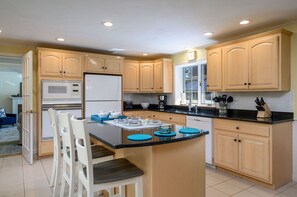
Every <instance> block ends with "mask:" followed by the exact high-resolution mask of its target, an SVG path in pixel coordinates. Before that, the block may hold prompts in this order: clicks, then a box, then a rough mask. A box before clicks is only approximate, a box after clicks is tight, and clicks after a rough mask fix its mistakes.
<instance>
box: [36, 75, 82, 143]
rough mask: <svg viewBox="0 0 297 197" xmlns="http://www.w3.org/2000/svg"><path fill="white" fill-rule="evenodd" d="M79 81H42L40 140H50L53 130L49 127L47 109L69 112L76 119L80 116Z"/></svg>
mask: <svg viewBox="0 0 297 197" xmlns="http://www.w3.org/2000/svg"><path fill="white" fill-rule="evenodd" d="M81 92H82V87H81V81H70V80H69V81H66V80H43V81H42V100H41V111H42V113H41V131H42V132H41V134H42V140H43V141H46V140H52V138H53V129H52V128H51V126H50V119H49V115H48V109H49V108H53V109H55V110H56V111H61V112H69V113H70V114H72V115H75V116H76V117H81V116H82V93H81Z"/></svg>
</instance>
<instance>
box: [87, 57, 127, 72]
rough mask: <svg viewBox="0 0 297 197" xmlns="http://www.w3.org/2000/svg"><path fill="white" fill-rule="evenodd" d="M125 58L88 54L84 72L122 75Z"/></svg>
mask: <svg viewBox="0 0 297 197" xmlns="http://www.w3.org/2000/svg"><path fill="white" fill-rule="evenodd" d="M122 66H123V58H122V57H115V56H108V55H100V54H93V53H88V54H86V55H85V62H84V72H91V73H106V74H122Z"/></svg>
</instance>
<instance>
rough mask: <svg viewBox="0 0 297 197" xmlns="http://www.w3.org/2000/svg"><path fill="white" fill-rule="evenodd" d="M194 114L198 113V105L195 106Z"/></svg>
mask: <svg viewBox="0 0 297 197" xmlns="http://www.w3.org/2000/svg"><path fill="white" fill-rule="evenodd" d="M195 113H196V114H197V113H198V105H195Z"/></svg>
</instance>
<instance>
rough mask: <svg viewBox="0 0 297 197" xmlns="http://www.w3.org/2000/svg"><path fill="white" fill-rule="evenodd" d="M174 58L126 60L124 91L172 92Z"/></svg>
mask: <svg viewBox="0 0 297 197" xmlns="http://www.w3.org/2000/svg"><path fill="white" fill-rule="evenodd" d="M172 66H173V65H172V60H170V59H159V60H155V61H140V62H139V61H132V60H125V61H124V73H123V80H124V92H134V93H172V92H173V67H172Z"/></svg>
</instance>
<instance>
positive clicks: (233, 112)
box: [124, 105, 294, 124]
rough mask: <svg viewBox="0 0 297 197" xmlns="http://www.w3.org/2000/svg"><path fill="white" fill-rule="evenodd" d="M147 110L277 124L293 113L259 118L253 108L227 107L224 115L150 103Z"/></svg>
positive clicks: (215, 111) (212, 109)
mask: <svg viewBox="0 0 297 197" xmlns="http://www.w3.org/2000/svg"><path fill="white" fill-rule="evenodd" d="M135 110H144V109H142V108H141V106H140V105H139V106H138V105H134V106H133V108H132V109H124V111H135ZM147 110H148V111H157V112H166V113H174V114H184V115H187V116H198V117H208V118H221V119H228V120H239V121H249V122H257V123H266V124H277V123H282V122H288V121H293V118H294V115H293V113H291V112H272V117H271V118H265V119H259V118H257V111H255V110H237V109H228V112H227V114H226V115H220V114H219V111H218V109H216V108H207V107H199V108H198V111H197V112H195V110H194V109H192V110H191V111H188V108H187V107H185V106H182V107H181V106H168V107H167V108H166V109H165V110H160V109H158V107H157V105H152V106H150V108H148V109H147Z"/></svg>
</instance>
